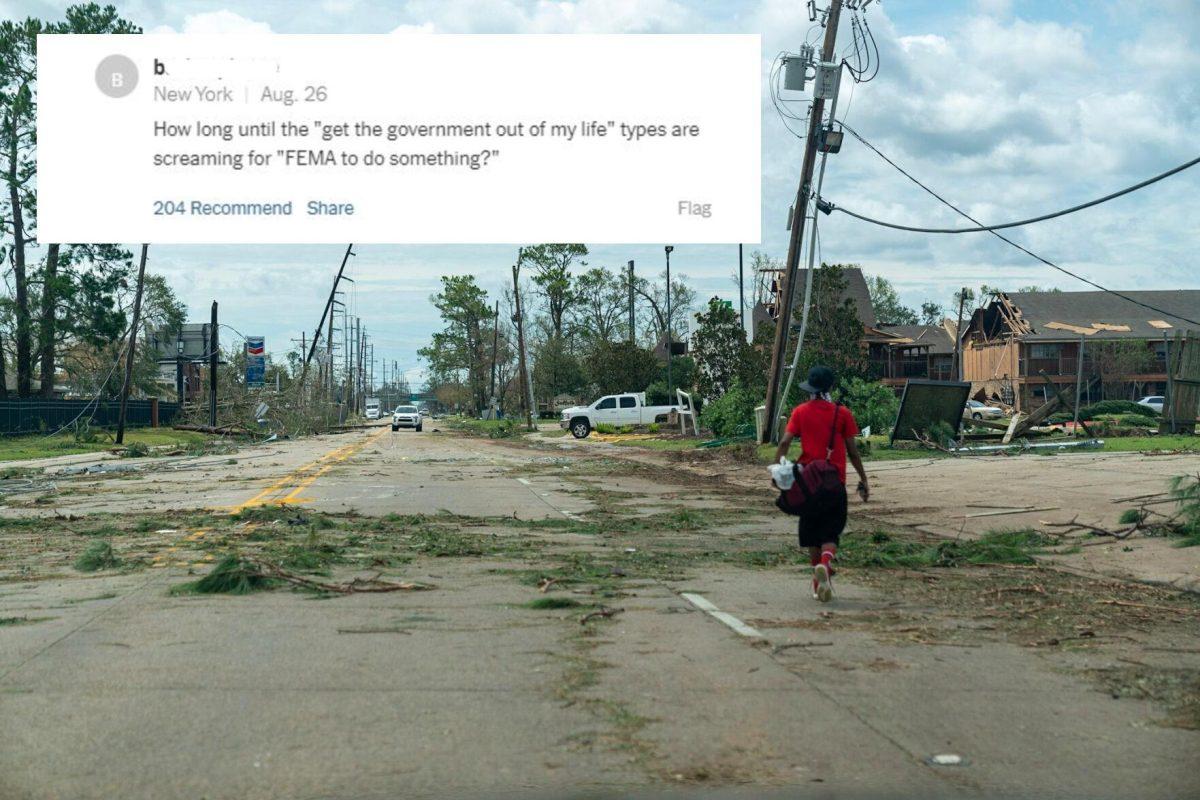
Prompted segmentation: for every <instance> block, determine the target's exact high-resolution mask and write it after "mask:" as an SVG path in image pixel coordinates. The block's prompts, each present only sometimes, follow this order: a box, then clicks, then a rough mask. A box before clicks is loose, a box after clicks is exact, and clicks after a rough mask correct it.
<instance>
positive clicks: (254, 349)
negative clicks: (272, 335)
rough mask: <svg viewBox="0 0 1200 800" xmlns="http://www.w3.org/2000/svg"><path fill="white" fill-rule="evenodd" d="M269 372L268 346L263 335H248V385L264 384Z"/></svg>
mask: <svg viewBox="0 0 1200 800" xmlns="http://www.w3.org/2000/svg"><path fill="white" fill-rule="evenodd" d="M266 373H267V348H266V345H265V343H264V341H263V337H262V336H247V337H246V385H247V386H254V387H257V386H262V385H263V381H264V379H265V378H266Z"/></svg>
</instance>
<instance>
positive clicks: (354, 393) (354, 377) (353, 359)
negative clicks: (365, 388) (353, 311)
mask: <svg viewBox="0 0 1200 800" xmlns="http://www.w3.org/2000/svg"><path fill="white" fill-rule="evenodd" d="M361 323H362V320H361V319H360V318H358V317H355V318H354V339H353V341H352V343H351V346H350V386H351V387H352V388H351V390H350V397H351V401H352V402H353V405H352V406H351V408H353V409H354V411H355V413H357V412H358V381H359V369H358V350H359V348H358V345H359V335H360V334H359V331H360V330H361V328H360V325H361Z"/></svg>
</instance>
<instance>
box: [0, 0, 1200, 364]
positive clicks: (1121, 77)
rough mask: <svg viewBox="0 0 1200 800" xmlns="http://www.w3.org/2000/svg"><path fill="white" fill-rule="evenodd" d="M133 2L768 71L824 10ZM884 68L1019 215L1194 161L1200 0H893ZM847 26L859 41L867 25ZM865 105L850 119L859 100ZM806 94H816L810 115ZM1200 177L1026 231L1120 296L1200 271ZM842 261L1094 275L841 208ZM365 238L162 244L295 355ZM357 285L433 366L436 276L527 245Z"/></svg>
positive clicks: (711, 269) (373, 250)
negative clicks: (615, 40)
mask: <svg viewBox="0 0 1200 800" xmlns="http://www.w3.org/2000/svg"><path fill="white" fill-rule="evenodd" d="M66 5H67V3H63V2H43V1H42V0H0V17H18V16H26V15H36V16H40V17H43V18H58V17H60V16H61V14H62V11H63V9H64V8H65V7H66ZM115 5H116V6H117V7H118V9H120V11H121V13H122V14H123V15H124V16H125V17H127V18H128V19H131V20H133V21H134V22H137V23H138V24H140V25H142V26H143V27H144V28H145V29H146V30H148V31H154V30H163V31H167V30H171V31H197V32H226V31H228V32H233V31H246V30H270V31H274V32H279V33H319V32H328V33H354V32H364V33H380V32H390V31H394V30H397V29H400V30H402V31H421V32H432V33H438V32H452V33H509V32H513V33H516V32H521V33H526V32H554V33H570V32H589V33H594V32H614V33H616V32H629V33H644V32H668V33H688V32H705V33H720V32H730V33H746V32H755V33H761V34H762V36H763V69H764V75H765V73H766V71H767V70H768V68H769V65H770V61H771V60H772V59H773V57H774V56H775V54H776V53H778V52H779V51H781V50H785V49H790V50H795V49H797V47H798V46H799V44H800V43H802V42H803V41H804V39H805V36H806V34H807V33H808V31H809V28H810V25H809V22H808V19H807V15H806V14H805V13H804V10H803V5H804V4H803V3H801V2H799V0H753V1H747V2H730V1H728V0H724V1H721V2H685V1H684V0H561V1H560V2H548V1H546V0H541V1H540V2H538V1H536V0H533V1H525V0H486V1H485V0H463V1H461V2H456V1H455V0H409V1H408V2H379V0H323V2H297V1H296V0H254V1H253V2H250V1H249V0H218V1H217V2H206V1H202V0H171V2H166V1H164V0H133V1H132V2H116V3H115ZM868 14H869V19H870V21H871V25H872V29H873V30H874V32H875V34H876V36H877V38H878V40H879V44H880V48H881V51H882V68H881V71H880V74H879V77H878V78H877V79H876V80H875V81H873V82H871V83H869V84H863V85H861V86H857V87H855V88H854V91H853V95H852V96H850V95H848V94H847V92H846V91H845V90H843V98H845V99H843V100H842V101H841V102H842V106H841V107H840V110H842V111H845V113H846V121H847V122H848V123H849V124H850V125H852V126H853V127H854V128H855V129H857V130H858V131H859V132H860V133H862V134H863V135H864V136H865V137H867V138H868V139H870V140H871V141H873V142H874V143H875V144H876V145H877V146H878V147H880V149H882V150H883V151H884V152H886V153H888V154H889V155H890V156H891V157H892V158H893V159H895V160H896V161H897V162H899V163H900V164H902V165H903V166H905V167H906V168H908V169H909V170H910V171H912V172H913V173H914V174H915V175H917V176H918V177H920V178H921V179H922V180H923V181H925V182H926V183H928V184H929V185H930V186H932V187H933V188H935V189H936V190H938V191H939V192H940V193H942V194H943V195H944V196H946V197H947V198H948V199H950V200H951V201H952V202H955V203H957V204H959V205H961V206H962V207H964V208H965V209H966V210H967V211H969V212H970V213H972V214H973V215H975V216H977V217H978V218H980V219H983V220H991V221H1001V220H1007V219H1013V218H1019V217H1024V216H1028V215H1031V214H1035V213H1040V212H1044V211H1048V210H1052V209H1054V208H1058V207H1062V206H1066V205H1072V204H1074V203H1076V202H1079V201H1082V200H1085V199H1089V198H1091V197H1094V196H1097V195H1100V194H1105V193H1107V192H1108V191H1111V190H1113V189H1116V188H1119V187H1121V186H1124V185H1127V184H1130V183H1133V182H1136V181H1138V180H1141V179H1142V178H1145V177H1148V176H1149V175H1152V174H1154V173H1157V172H1159V171H1162V170H1163V169H1166V168H1167V167H1170V166H1174V165H1175V164H1178V163H1180V162H1182V161H1185V160H1188V159H1190V158H1193V157H1195V156H1196V155H1197V152H1196V151H1197V150H1198V149H1200V147H1198V143H1200V88H1197V87H1200V53H1198V52H1197V50H1196V48H1195V46H1194V44H1195V42H1197V41H1200V4H1197V3H1195V2H1192V0H1162V1H1161V2H1158V3H1155V4H1153V5H1148V4H1145V3H1143V2H1138V0H1094V1H1092V2H1084V1H1083V0H1058V2H1054V3H1045V2H1033V1H1032V0H1013V1H1012V2H1009V1H1008V0H962V1H961V2H956V1H955V0H886V2H884V3H882V4H880V3H873V4H872V5H871V6H870V8H869V11H868ZM847 41H848V38H847ZM762 109H763V110H762V114H763V142H762V147H763V160H762V163H763V167H762V169H763V174H762V189H763V197H762V214H763V217H762V219H763V237H764V241H763V242H761V243H746V248H745V249H746V253H747V254H749V253H750V252H751V251H752V250H755V249H760V250H763V251H765V252H767V253H769V254H771V255H773V256H777V257H782V256H783V254H784V251H785V249H786V238H785V237H786V231H785V230H784V226H785V221H786V214H787V208H788V205H789V203H790V201H791V198H792V196H793V195H794V193H795V181H796V176H797V173H798V170H799V161H800V156H801V143H800V142H799V141H798V140H797V139H796V138H795V137H794V136H792V135H791V134H790V133H789V132H788V131H787V130H786V129H785V128H784V127H783V125H782V124H781V122H780V120H779V118H778V116H777V115H776V112H775V111H774V109H773V107H772V106H771V104H770V102H769V101H768V100H767V98H766V95H765V93H764V101H763V104H762ZM847 109H848V110H847ZM802 111H803V109H801V112H802ZM1198 190H1200V169H1198V170H1193V171H1191V172H1188V173H1184V174H1182V175H1180V176H1176V177H1173V178H1171V179H1169V180H1167V181H1165V182H1163V183H1161V184H1158V185H1157V186H1155V187H1153V188H1151V189H1149V190H1147V191H1144V192H1141V193H1137V194H1135V195H1133V196H1130V197H1127V198H1123V199H1121V200H1118V201H1115V202H1113V203H1110V204H1108V205H1106V206H1103V207H1100V208H1098V209H1094V210H1090V211H1087V212H1084V213H1081V214H1077V215H1073V216H1070V217H1067V218H1064V219H1061V220H1056V221H1052V222H1048V223H1043V224H1040V225H1037V226H1032V227H1029V228H1027V229H1023V230H1020V231H1018V232H1017V233H1015V234H1013V235H1014V238H1015V239H1016V240H1017V241H1019V242H1021V243H1022V244H1024V245H1026V246H1028V247H1030V248H1031V249H1033V250H1035V251H1037V252H1039V253H1041V254H1042V255H1044V256H1046V257H1047V258H1050V259H1051V260H1054V261H1058V262H1059V263H1061V264H1063V265H1064V266H1066V267H1068V268H1071V269H1073V270H1075V271H1078V272H1081V273H1083V274H1085V275H1087V276H1088V277H1091V278H1093V279H1095V280H1098V281H1100V282H1101V283H1105V284H1106V285H1109V286H1112V287H1114V288H1125V289H1136V288H1172V287H1188V288H1195V287H1198V286H1200V268H1198V265H1197V258H1196V255H1195V249H1196V248H1195V245H1196V230H1197V224H1196V219H1197V216H1198V212H1200V199H1198V198H1200V191H1198ZM824 196H825V197H826V198H827V199H829V200H831V201H833V202H834V203H837V204H839V205H844V206H846V207H848V208H854V209H856V210H858V211H860V212H863V213H866V214H869V215H872V216H877V217H882V218H886V219H890V220H895V221H900V222H905V223H907V224H920V225H925V224H928V225H932V226H937V227H952V226H954V225H957V224H958V223H959V220H958V219H956V218H955V216H954V215H953V213H952V212H949V211H948V210H946V209H945V208H943V207H941V206H940V205H938V204H937V203H936V201H934V200H933V199H932V198H930V197H928V196H927V195H925V194H924V193H922V192H921V191H920V190H919V189H917V187H915V186H913V185H912V184H911V183H909V182H908V181H907V180H906V179H905V178H904V177H903V176H901V175H900V174H898V173H897V172H895V171H893V170H892V169H891V168H890V167H888V166H887V165H886V164H884V163H883V162H882V161H880V160H879V159H878V158H877V157H876V156H874V155H873V154H871V153H870V152H869V151H867V150H866V149H865V148H863V147H861V146H860V145H858V144H857V143H855V142H853V141H848V142H847V145H846V146H845V148H844V149H843V150H842V152H841V153H840V154H838V155H836V156H833V157H831V158H830V162H829V167H828V174H827V177H826V181H825V188H824ZM821 244H822V251H821V252H822V256H823V258H824V259H825V260H826V261H839V262H844V263H857V264H861V265H862V266H863V268H864V269H865V270H866V271H868V272H869V273H878V274H882V275H885V276H886V277H888V278H889V279H890V280H891V281H892V282H893V283H894V284H895V285H896V286H897V288H898V289H899V290H900V292H901V296H902V297H903V299H904V300H905V301H906V302H908V303H909V304H910V305H914V306H918V305H919V304H920V302H921V301H922V300H924V299H927V298H928V299H934V300H937V301H939V302H942V303H947V302H948V300H949V298H950V295H951V294H952V292H953V291H954V290H955V289H956V288H957V287H958V286H961V285H971V286H978V285H979V284H981V283H987V284H991V285H999V286H1002V287H1013V288H1015V287H1017V286H1022V285H1027V284H1041V285H1047V286H1058V287H1061V288H1063V289H1064V290H1070V289H1083V288H1086V287H1083V286H1081V285H1079V284H1077V283H1075V282H1074V281H1072V280H1071V279H1070V278H1067V277H1066V276H1063V275H1061V274H1059V273H1056V272H1054V271H1052V270H1050V269H1049V268H1047V267H1045V266H1043V265H1040V264H1038V263H1036V262H1033V261H1032V260H1031V259H1029V258H1028V257H1026V256H1024V255H1022V254H1020V253H1018V252H1016V251H1015V250H1012V249H1011V248H1008V247H1007V246H1006V245H1004V244H1002V243H1000V242H998V241H997V240H995V239H993V238H992V237H990V236H987V235H986V234H985V235H980V236H952V237H940V238H935V237H928V236H922V235H917V234H909V233H902V232H895V231H887V230H884V229H880V228H875V227H873V226H867V225H865V224H864V223H860V222H857V221H855V220H852V219H850V218H848V217H845V216H843V215H836V214H835V215H834V216H832V217H829V218H825V219H823V220H822V223H821ZM343 249H344V246H336V245H330V246H327V247H314V246H304V247H278V246H270V247H268V246H262V247H229V246H187V247H183V246H172V247H166V246H163V247H152V248H151V261H150V266H151V269H154V270H157V271H160V272H162V273H163V274H165V275H166V276H167V277H168V279H169V280H170V281H171V283H172V285H173V286H175V287H176V290H177V291H178V292H179V294H180V295H181V297H182V298H183V299H184V301H185V302H186V303H187V304H188V305H189V307H190V308H191V310H192V316H193V317H195V318H197V319H199V318H200V317H201V316H206V315H207V309H208V305H209V303H211V301H212V300H213V299H214V298H215V299H217V300H219V301H220V303H221V308H222V318H223V319H224V320H225V321H227V322H229V323H230V324H231V325H233V326H234V327H236V328H237V329H239V330H241V331H243V332H245V333H262V334H264V335H265V336H266V337H267V344H268V348H269V349H271V350H272V351H276V352H278V351H279V350H280V349H282V348H283V347H284V346H285V343H286V342H288V341H289V340H291V339H293V338H299V336H300V332H301V330H302V329H308V331H309V335H311V329H312V327H313V326H314V325H315V324H316V320H317V317H318V315H319V314H320V311H321V308H322V305H323V303H324V300H325V297H326V295H327V293H328V291H329V282H330V281H331V280H332V276H333V273H334V270H335V269H336V267H337V264H338V262H339V261H340V258H341V253H342V250H343ZM357 252H358V256H357V258H356V259H354V260H353V266H352V268H351V271H350V274H351V275H352V276H353V277H355V279H356V281H357V283H356V287H357V291H356V293H355V295H354V296H353V297H352V301H353V302H354V303H355V305H356V309H357V313H358V314H359V315H361V316H362V317H363V318H364V320H365V324H366V325H367V326H368V328H369V330H370V331H371V332H372V333H373V335H374V338H375V341H376V351H377V353H378V355H379V356H380V357H381V358H382V357H384V356H386V357H387V358H388V360H389V361H391V360H393V359H394V360H395V361H397V362H399V363H400V364H401V366H402V367H403V368H405V369H408V370H411V371H412V372H411V374H412V376H413V377H414V378H416V377H417V374H418V372H417V371H418V370H419V362H418V359H417V356H416V350H417V348H419V347H421V346H422V345H423V344H425V343H426V342H427V341H428V337H429V334H430V333H431V332H432V331H433V330H435V329H436V328H437V327H438V319H437V315H436V312H435V311H434V310H433V308H432V307H431V306H430V305H429V303H428V297H429V295H430V294H431V293H433V292H434V291H436V289H437V286H438V277H439V276H440V275H442V274H448V273H457V274H461V273H471V274H474V275H476V276H477V278H478V280H479V283H480V284H481V285H482V286H484V287H485V288H486V289H488V290H489V291H490V292H493V293H494V294H496V295H497V296H498V293H499V291H500V290H501V288H502V287H503V286H504V285H505V283H506V280H508V279H509V272H508V270H509V267H510V265H511V263H512V259H513V258H514V256H515V252H514V248H511V247H507V246H454V245H445V246H378V245H375V246H365V245H364V246H360V247H358V248H357ZM629 259H634V260H635V261H636V262H637V264H638V269H639V272H642V273H643V274H645V273H647V272H651V271H652V272H657V271H659V270H660V269H661V266H662V261H663V252H662V248H661V247H657V246H656V247H649V246H638V247H607V246H606V247H596V248H594V249H593V250H592V255H591V257H590V258H589V262H590V263H591V264H593V265H604V266H611V267H616V266H619V265H623V264H624V263H625V262H626V261H628V260H629ZM671 264H672V272H673V273H674V272H675V271H676V270H678V272H680V273H683V274H686V275H688V276H689V278H690V279H691V282H692V284H693V285H694V286H695V287H696V288H697V290H698V292H699V294H700V297H701V298H707V297H711V296H713V295H720V296H722V297H726V298H730V299H734V298H736V295H737V289H736V286H735V283H734V281H733V277H732V276H733V275H734V274H735V272H736V267H737V246H736V243H733V244H730V245H728V246H688V245H680V246H677V247H676V250H675V252H674V253H673V254H672V261H671Z"/></svg>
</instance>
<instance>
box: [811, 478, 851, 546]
mask: <svg viewBox="0 0 1200 800" xmlns="http://www.w3.org/2000/svg"><path fill="white" fill-rule="evenodd" d="M845 528H846V487H845V486H843V487H842V490H841V491H840V492H838V493H837V495H836V496H835V497H834V498H833V500H832V502H831V503H830V504H829V505H827V506H825V507H824V508H822V509H814V510H813V511H811V512H808V513H805V514H801V515H800V546H801V547H820V546H821V545H823V544H837V543H838V542H839V541H840V540H841V536H842V531H843V530H845Z"/></svg>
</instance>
